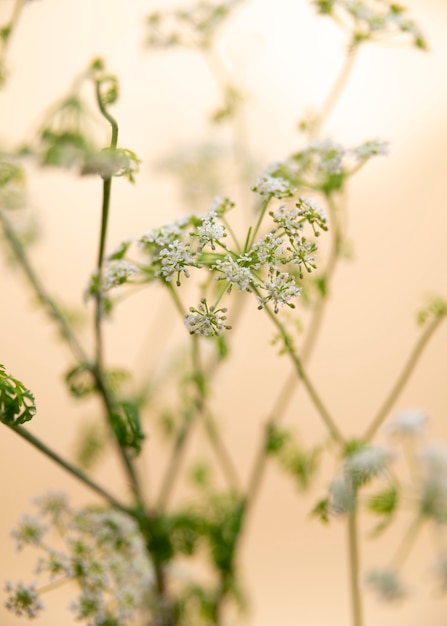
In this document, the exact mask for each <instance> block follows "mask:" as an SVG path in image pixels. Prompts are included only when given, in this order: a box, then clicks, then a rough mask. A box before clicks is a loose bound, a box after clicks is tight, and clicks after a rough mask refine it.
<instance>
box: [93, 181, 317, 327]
mask: <svg viewBox="0 0 447 626" xmlns="http://www.w3.org/2000/svg"><path fill="white" fill-rule="evenodd" d="M272 181H273V182H275V181H276V182H278V180H277V179H274V178H273V177H272ZM264 182H265V181H264ZM260 193H264V192H263V191H260ZM284 195H289V194H288V193H286V191H285V188H283V187H282V183H281V181H279V185H277V187H276V190H274V189H273V188H271V189H270V191H269V193H268V198H266V200H265V204H264V205H263V206H262V207H261V209H260V210H261V211H262V212H263V213H262V216H263V215H264V214H265V215H269V216H270V218H271V224H270V230H269V231H268V232H266V233H265V234H264V235H262V236H261V237H259V238H258V239H256V238H255V237H254V236H253V234H252V230H251V229H250V231H249V233H248V235H247V237H246V239H245V241H246V243H245V249H243V250H242V247H241V246H240V244H239V243H238V241H236V240H235V236H234V233H233V232H232V230H231V228H230V227H229V226H228V225H227V222H226V213H227V211H229V210H230V209H231V208H232V207H233V206H234V204H233V202H231V200H229V199H228V198H221V197H217V198H215V200H214V201H213V203H212V206H211V209H210V210H209V211H208V212H207V213H205V214H203V215H195V214H191V215H188V216H185V217H183V218H181V219H179V220H177V221H175V222H173V223H171V224H168V225H165V226H161V227H159V228H155V229H153V230H151V231H149V232H147V233H145V234H144V235H142V236H141V237H140V238H138V239H136V240H134V241H131V240H126V241H124V242H123V243H122V244H121V245H120V246H119V247H118V248H117V249H116V250H114V251H113V252H112V253H111V254H110V255H109V256H108V257H107V259H106V264H105V268H104V271H103V277H102V281H101V282H100V281H99V279H98V275H97V273H96V274H94V275H93V277H92V279H91V281H90V286H89V288H88V292H89V293H90V294H92V295H94V294H95V293H96V292H97V291H98V290H99V289H100V288H102V292H103V295H104V296H105V295H106V294H107V292H109V291H110V290H111V289H113V288H116V287H118V286H120V285H123V284H126V283H128V284H140V283H143V282H151V281H154V280H159V281H161V282H162V283H164V284H167V285H170V284H172V282H173V279H174V278H175V284H176V286H177V287H180V286H181V278H183V277H185V278H189V277H190V270H191V269H192V268H195V269H205V270H207V271H208V272H211V273H212V274H213V275H214V278H215V280H216V281H217V282H222V283H223V290H222V291H221V294H220V296H218V300H217V302H216V303H215V304H214V305H213V306H208V304H207V301H206V299H203V300H202V302H201V304H200V305H199V307H198V308H190V309H189V313H187V314H186V317H185V324H186V327H187V328H188V330H189V332H190V333H192V334H199V335H205V336H214V335H216V334H219V332H220V331H221V330H223V329H228V328H230V327H229V326H228V325H227V324H224V320H225V319H226V317H225V316H224V315H223V313H225V312H226V309H222V308H218V302H219V300H220V298H221V297H222V296H223V294H224V293H225V292H228V293H231V291H232V289H233V288H235V289H237V290H238V292H240V293H244V292H245V293H254V294H255V297H256V299H257V302H258V308H259V309H263V308H265V307H266V306H267V305H268V304H269V303H271V304H272V306H273V310H274V312H275V313H278V311H279V307H280V306H281V307H282V306H288V307H290V308H294V307H295V305H294V303H293V300H294V299H296V298H297V297H298V296H299V295H300V293H301V288H300V287H299V285H298V284H297V279H300V278H301V279H302V278H303V273H304V271H306V272H311V271H313V270H314V269H315V268H316V252H317V245H316V243H315V242H314V241H312V240H310V239H307V238H306V236H305V235H304V230H305V226H306V225H307V226H308V227H310V228H311V229H312V232H313V235H314V236H315V237H318V236H319V235H320V232H321V231H326V230H327V229H328V225H327V218H326V215H325V213H324V211H323V209H321V208H320V207H319V206H318V204H317V203H316V202H315V201H314V200H312V199H308V198H304V197H299V198H298V201H297V202H296V203H295V205H294V206H293V207H290V206H287V205H286V204H281V205H280V206H279V207H277V208H276V209H275V210H272V211H270V212H268V213H267V206H268V204H269V202H270V200H271V199H272V198H273V197H277V198H280V197H283V196H284ZM262 216H261V218H262ZM258 228H259V224H258V226H257V230H258ZM257 230H256V231H255V233H256V232H257ZM230 233H231V239H233V241H234V243H235V247H236V250H232V249H231V247H230V245H229V244H228V243H227V240H228V239H230V237H228V235H229V234H230ZM135 250H136V252H137V253H138V254H139V257H140V260H138V261H136V260H135V259H133V258H132V256H131V254H133V251H135ZM208 283H209V281H208ZM104 302H105V298H104ZM107 302H109V300H107ZM110 306H111V305H110Z"/></svg>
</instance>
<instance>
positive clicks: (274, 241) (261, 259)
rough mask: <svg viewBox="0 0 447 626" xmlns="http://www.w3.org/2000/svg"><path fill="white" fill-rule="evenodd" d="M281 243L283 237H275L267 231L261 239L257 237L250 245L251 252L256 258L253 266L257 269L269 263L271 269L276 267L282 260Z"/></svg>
mask: <svg viewBox="0 0 447 626" xmlns="http://www.w3.org/2000/svg"><path fill="white" fill-rule="evenodd" d="M283 244H284V239H283V238H282V237H275V235H274V234H273V233H267V234H266V235H264V237H262V239H258V241H256V242H255V243H254V244H253V246H252V253H253V255H254V257H256V259H257V262H256V263H254V265H253V267H254V268H255V269H259V267H260V266H261V265H269V267H270V269H271V270H273V269H276V267H277V266H278V265H279V264H280V263H283V262H284V249H283Z"/></svg>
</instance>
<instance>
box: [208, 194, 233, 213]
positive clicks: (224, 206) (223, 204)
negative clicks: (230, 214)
mask: <svg viewBox="0 0 447 626" xmlns="http://www.w3.org/2000/svg"><path fill="white" fill-rule="evenodd" d="M233 207H234V202H233V201H232V200H230V198H221V196H216V197H215V198H214V200H213V203H212V205H211V210H210V212H211V213H215V214H216V215H223V214H224V213H226V212H227V211H229V210H230V209H232V208H233Z"/></svg>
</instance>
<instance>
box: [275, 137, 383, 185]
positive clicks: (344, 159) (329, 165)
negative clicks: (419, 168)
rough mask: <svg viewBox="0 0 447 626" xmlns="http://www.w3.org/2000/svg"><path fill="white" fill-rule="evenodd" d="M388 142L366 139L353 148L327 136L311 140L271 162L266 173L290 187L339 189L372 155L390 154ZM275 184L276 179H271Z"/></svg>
mask: <svg viewBox="0 0 447 626" xmlns="http://www.w3.org/2000/svg"><path fill="white" fill-rule="evenodd" d="M387 150H388V144H387V143H386V142H384V141H380V140H377V139H375V140H370V141H365V142H364V143H362V144H359V145H358V146H355V147H353V148H345V147H344V146H342V145H341V144H339V143H336V142H334V141H332V140H331V139H326V140H323V141H315V142H313V143H311V144H310V145H309V146H308V147H307V148H306V149H305V150H301V151H300V152H296V153H294V154H292V155H291V156H290V157H289V158H287V159H286V160H284V161H279V162H277V163H274V164H273V165H271V166H270V167H269V168H268V170H267V172H266V174H265V175H264V176H268V177H269V179H271V178H274V179H277V180H279V181H280V184H281V185H282V186H284V187H285V182H284V181H287V182H288V188H289V189H291V190H292V189H294V188H297V187H298V188H303V187H304V188H311V189H318V190H319V191H322V192H324V193H325V194H328V193H331V192H333V191H338V190H340V189H341V188H342V186H343V184H344V182H345V180H346V179H347V178H348V177H350V176H352V175H353V174H354V173H355V172H357V171H358V170H359V168H360V167H362V166H363V165H364V164H365V163H366V162H367V161H369V159H371V158H373V157H375V156H381V155H385V154H387ZM271 187H272V188H273V183H271Z"/></svg>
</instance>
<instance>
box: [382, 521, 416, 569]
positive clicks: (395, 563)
mask: <svg viewBox="0 0 447 626" xmlns="http://www.w3.org/2000/svg"><path fill="white" fill-rule="evenodd" d="M423 522H424V518H423V517H422V515H418V516H417V517H416V518H415V519H414V520H413V521H412V523H411V524H410V526H409V527H408V529H407V532H406V533H405V535H404V537H403V539H402V542H401V544H400V546H399V547H398V549H397V551H396V553H395V555H394V556H393V558H392V559H391V562H390V569H393V570H397V569H399V568H400V567H401V566H402V565H403V563H404V561H405V559H406V558H407V557H408V555H409V554H410V550H411V548H412V547H413V544H414V542H415V540H416V537H417V536H418V534H419V531H420V530H421V528H422V524H423Z"/></svg>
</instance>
